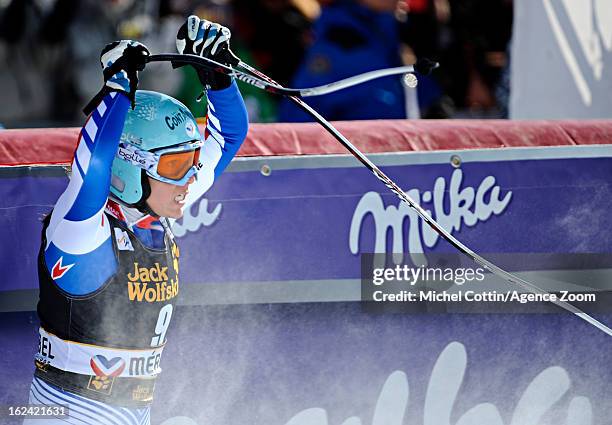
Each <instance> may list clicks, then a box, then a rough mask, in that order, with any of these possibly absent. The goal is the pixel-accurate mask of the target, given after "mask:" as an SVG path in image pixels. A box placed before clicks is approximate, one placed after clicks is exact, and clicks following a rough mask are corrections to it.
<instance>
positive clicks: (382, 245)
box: [0, 157, 612, 290]
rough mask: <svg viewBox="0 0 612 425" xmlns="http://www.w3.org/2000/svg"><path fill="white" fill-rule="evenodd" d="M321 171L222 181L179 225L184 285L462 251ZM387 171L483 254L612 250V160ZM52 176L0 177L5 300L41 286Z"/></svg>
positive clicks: (292, 275)
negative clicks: (380, 256)
mask: <svg viewBox="0 0 612 425" xmlns="http://www.w3.org/2000/svg"><path fill="white" fill-rule="evenodd" d="M305 161H307V160H306V159H305ZM317 161H318V162H317V163H318V164H319V165H320V168H309V169H279V170H273V172H272V173H271V175H269V176H264V175H262V173H260V171H259V170H253V171H239V172H229V173H226V174H225V175H223V176H222V178H221V179H220V181H218V182H217V184H216V185H215V186H214V187H213V189H212V190H211V191H210V192H209V193H207V195H206V199H202V200H200V201H199V202H196V204H195V205H193V206H192V207H191V208H190V210H189V211H188V212H187V213H186V217H185V218H184V219H183V220H181V221H179V222H178V223H176V224H175V225H174V229H175V231H176V234H177V236H178V240H179V244H180V246H181V251H182V253H183V256H182V257H181V262H182V266H181V281H182V282H183V283H206V282H217V283H219V282H253V281H283V280H311V279H347V278H359V271H360V268H359V254H361V253H366V252H383V251H387V252H391V251H393V252H410V253H418V252H454V248H453V247H451V246H450V245H449V244H448V243H447V242H446V241H444V240H442V239H441V238H439V237H438V235H437V234H435V233H434V232H433V231H431V229H429V227H428V226H426V225H425V224H423V223H422V221H421V220H420V219H418V217H417V216H416V213H414V212H413V211H412V210H411V209H410V208H408V207H407V206H406V205H405V204H402V203H400V201H399V200H398V199H397V197H396V196H395V195H394V194H393V193H391V192H390V191H388V190H387V189H386V187H385V186H384V185H383V184H382V183H381V182H380V181H378V180H377V179H376V178H375V177H374V176H372V174H371V173H369V172H368V171H367V170H366V169H364V168H362V167H355V166H354V165H352V166H348V167H329V168H327V166H326V160H325V159H320V158H319V159H318V160H317ZM382 168H383V170H384V171H385V172H387V173H388V174H389V176H390V177H391V178H392V179H394V180H395V181H396V182H397V183H398V184H399V185H400V186H401V187H402V188H403V189H404V190H405V191H407V193H408V194H409V195H411V196H412V197H413V199H415V200H416V201H418V202H420V203H421V205H422V206H423V207H424V208H425V209H427V210H429V211H431V212H432V215H433V217H434V219H436V220H437V221H438V222H439V223H440V224H442V225H443V226H444V227H445V228H446V229H447V230H450V231H451V233H452V234H453V235H454V236H456V237H457V238H458V239H459V240H460V241H462V242H463V243H465V244H466V245H467V246H469V247H470V248H471V249H473V250H475V251H476V252H483V253H487V252H488V253H514V252H544V253H582V252H590V253H605V252H610V251H611V248H612V239H611V238H612V221H610V220H608V212H609V211H610V210H612V185H611V183H610V182H611V181H612V159H611V158H607V157H605V158H566V159H546V160H511V161H503V160H500V161H494V162H484V161H483V162H469V163H464V164H463V165H462V166H461V168H454V167H452V166H451V165H450V164H448V163H445V164H426V165H395V166H383V167H382ZM55 174H56V176H55V177H52V176H46V177H43V176H38V177H37V176H25V177H6V178H3V179H0V203H1V204H2V205H0V215H1V216H2V222H3V223H5V225H4V226H3V227H2V229H0V238H1V239H2V240H3V241H5V243H4V244H3V245H2V250H3V252H2V256H1V257H0V267H2V269H3V270H11V271H12V278H11V279H10V280H5V281H4V282H3V283H2V285H1V289H2V290H15V289H35V288H36V287H37V283H36V282H37V276H36V254H37V252H38V249H39V243H40V242H39V241H40V229H41V224H40V220H41V218H42V216H43V215H44V214H46V213H48V212H49V211H50V209H51V207H52V205H53V203H54V202H55V200H56V199H57V197H58V196H59V194H60V193H61V191H62V190H63V187H64V185H65V184H66V178H65V177H64V176H61V174H60V173H59V172H58V171H57V170H56V172H55ZM57 174H60V175H57Z"/></svg>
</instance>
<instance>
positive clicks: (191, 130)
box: [185, 120, 196, 138]
mask: <svg viewBox="0 0 612 425" xmlns="http://www.w3.org/2000/svg"><path fill="white" fill-rule="evenodd" d="M185 133H187V136H189V137H192V138H193V137H195V136H196V126H195V124H194V123H193V121H191V120H187V122H186V123H185Z"/></svg>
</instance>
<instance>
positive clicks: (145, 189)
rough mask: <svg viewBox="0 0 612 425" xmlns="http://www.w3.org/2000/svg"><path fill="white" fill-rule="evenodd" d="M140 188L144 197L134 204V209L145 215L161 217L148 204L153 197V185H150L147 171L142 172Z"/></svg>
mask: <svg viewBox="0 0 612 425" xmlns="http://www.w3.org/2000/svg"><path fill="white" fill-rule="evenodd" d="M140 186H141V187H142V196H141V197H140V200H139V201H138V202H136V203H135V204H134V208H136V209H137V210H138V211H140V212H141V213H143V214H149V215H150V216H151V217H159V215H157V214H156V213H155V212H154V211H153V210H152V209H151V207H150V206H149V204H147V199H149V196H151V185H150V184H149V177H148V176H147V172H146V171H145V170H142V171H141V174H140Z"/></svg>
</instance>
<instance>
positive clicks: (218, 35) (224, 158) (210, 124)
mask: <svg viewBox="0 0 612 425" xmlns="http://www.w3.org/2000/svg"><path fill="white" fill-rule="evenodd" d="M230 38H231V33H230V31H229V29H227V28H225V27H223V26H221V25H219V24H215V23H212V22H209V21H206V20H201V19H200V18H198V17H197V16H193V15H192V16H190V17H189V18H187V22H185V24H183V26H181V28H180V29H179V31H178V34H177V40H176V46H177V49H178V51H179V53H186V54H195V55H199V56H203V57H208V58H211V59H214V60H215V61H218V62H221V63H226V60H227V57H228V56H227V55H226V52H227V51H228V50H229V40H230ZM196 71H197V73H198V76H199V78H200V81H201V82H202V84H203V85H204V86H205V87H206V88H207V98H208V113H207V116H206V131H205V135H204V138H205V142H204V145H203V147H202V151H201V155H200V158H201V162H202V169H201V170H200V171H199V172H198V177H197V178H198V180H197V182H196V183H195V184H193V185H192V187H191V189H190V193H189V195H188V196H187V201H186V204H187V205H189V204H191V203H193V202H195V201H196V200H197V199H198V198H199V197H200V196H202V195H203V194H204V193H206V191H208V189H210V187H211V186H212V184H213V182H214V181H215V179H216V178H218V177H219V175H220V174H221V173H222V172H223V170H225V168H226V167H227V166H228V164H229V163H230V161H231V160H232V159H233V158H234V156H235V155H236V153H237V152H238V149H239V148H240V146H241V145H242V142H243V141H244V139H245V137H246V134H247V130H248V117H247V112H246V108H245V105H244V101H243V100H242V96H241V94H240V91H239V90H238V86H237V85H236V82H235V81H233V80H232V79H231V78H230V77H228V76H226V75H223V74H219V73H215V72H214V71H212V70H203V69H196Z"/></svg>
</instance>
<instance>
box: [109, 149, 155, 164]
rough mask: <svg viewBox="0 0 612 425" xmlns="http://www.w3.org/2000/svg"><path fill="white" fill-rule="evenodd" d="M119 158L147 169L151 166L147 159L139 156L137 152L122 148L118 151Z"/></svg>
mask: <svg viewBox="0 0 612 425" xmlns="http://www.w3.org/2000/svg"><path fill="white" fill-rule="evenodd" d="M117 156H118V157H119V158H121V159H123V160H124V161H127V162H131V163H132V164H134V165H141V166H143V167H147V166H148V165H149V163H148V161H147V158H145V157H143V156H140V155H138V153H137V152H134V151H131V150H128V149H124V148H122V147H120V148H119V150H118V151H117Z"/></svg>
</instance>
